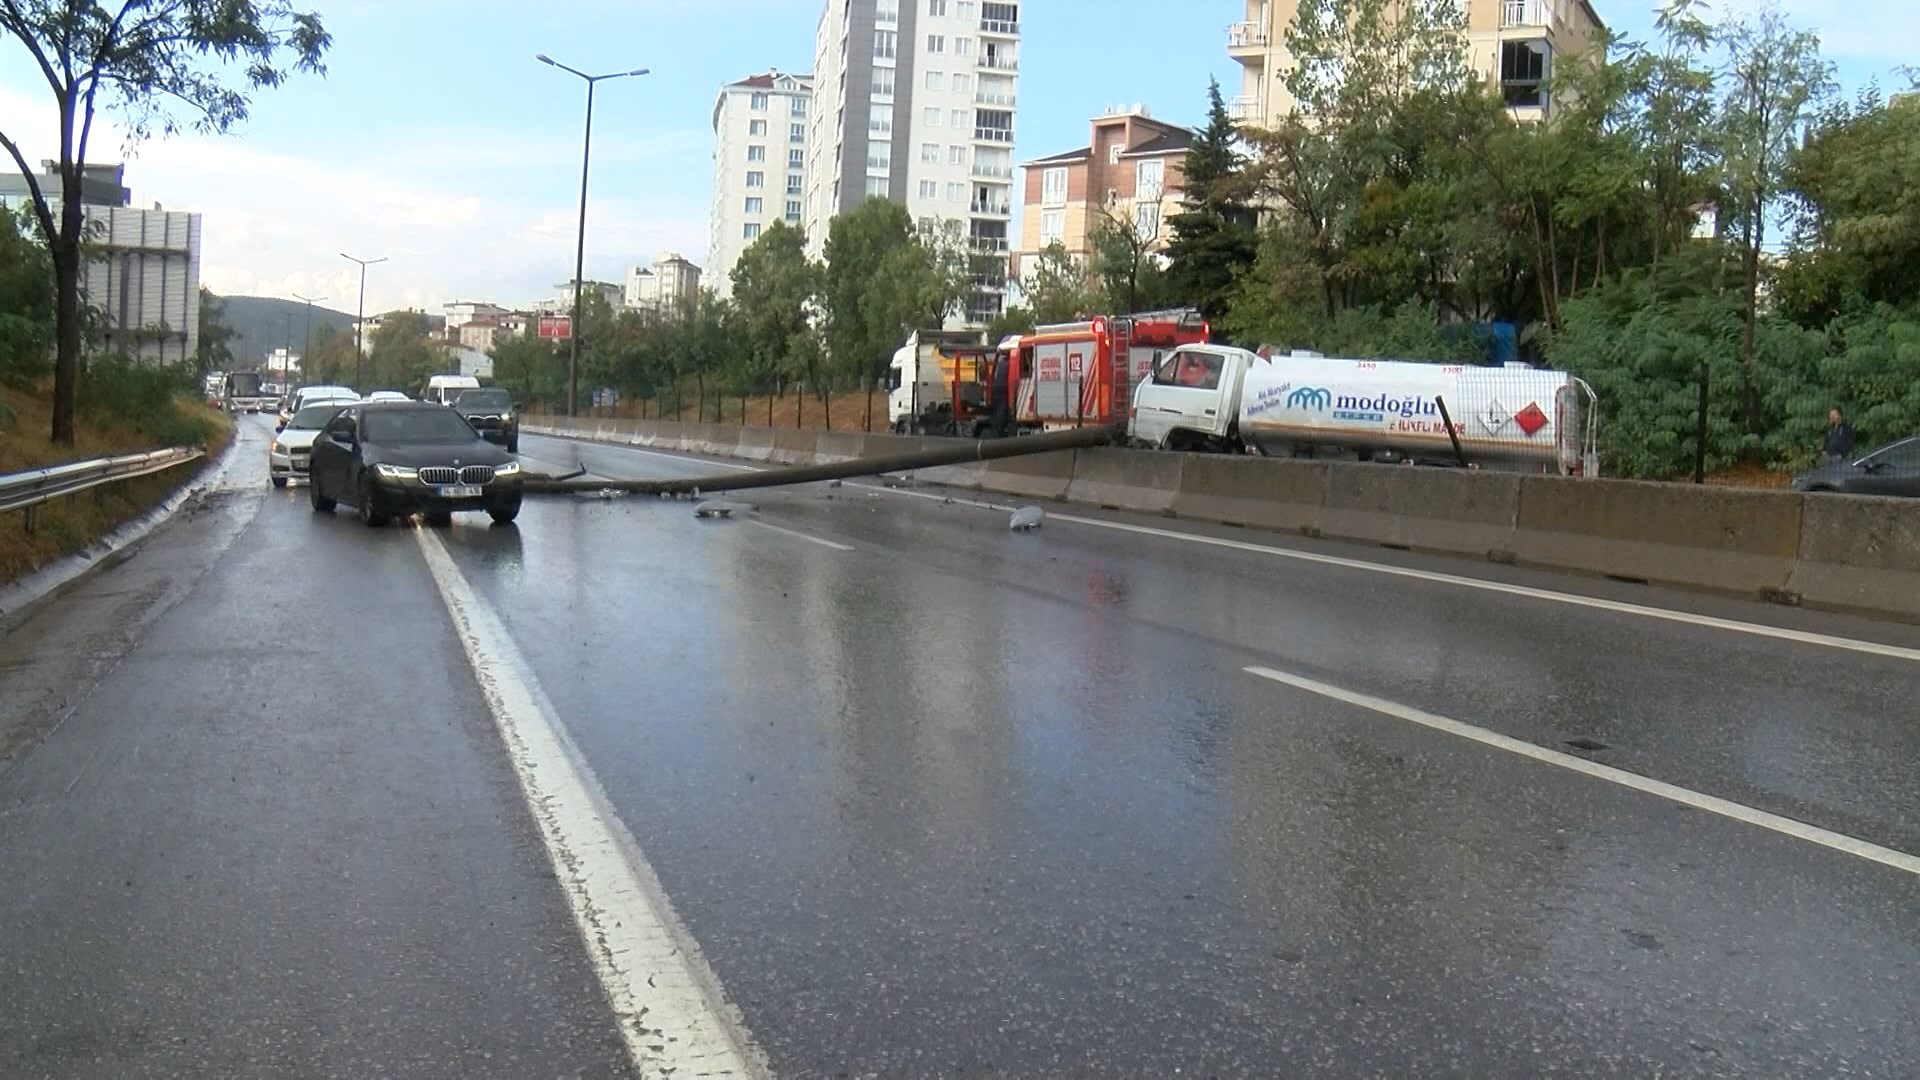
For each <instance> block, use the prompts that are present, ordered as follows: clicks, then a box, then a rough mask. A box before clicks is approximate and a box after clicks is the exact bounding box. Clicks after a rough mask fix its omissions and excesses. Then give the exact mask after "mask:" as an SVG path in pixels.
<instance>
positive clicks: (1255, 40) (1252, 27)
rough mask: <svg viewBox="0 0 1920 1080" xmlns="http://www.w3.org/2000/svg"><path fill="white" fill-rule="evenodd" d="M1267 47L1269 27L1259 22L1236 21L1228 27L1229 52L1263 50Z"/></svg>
mask: <svg viewBox="0 0 1920 1080" xmlns="http://www.w3.org/2000/svg"><path fill="white" fill-rule="evenodd" d="M1266 47H1267V28H1266V27H1264V26H1261V25H1260V24H1259V23H1257V22H1242V23H1234V24H1233V25H1232V26H1229V27H1227V51H1228V52H1261V51H1265V50H1266Z"/></svg>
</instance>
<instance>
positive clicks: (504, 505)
mask: <svg viewBox="0 0 1920 1080" xmlns="http://www.w3.org/2000/svg"><path fill="white" fill-rule="evenodd" d="M487 516H488V517H490V518H492V519H493V523H494V524H495V525H511V524H513V519H514V518H517V517H519V516H520V496H518V495H515V496H514V497H513V498H511V499H502V500H501V501H499V502H497V503H494V504H493V505H492V506H490V507H488V508H487Z"/></svg>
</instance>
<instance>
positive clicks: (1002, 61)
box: [980, 53, 1020, 71]
mask: <svg viewBox="0 0 1920 1080" xmlns="http://www.w3.org/2000/svg"><path fill="white" fill-rule="evenodd" d="M980 67H981V68H983V69H985V70H987V71H1018V70H1020V62H1019V60H1018V59H1016V58H1014V57H1011V56H1001V55H999V54H997V53H981V54H980Z"/></svg>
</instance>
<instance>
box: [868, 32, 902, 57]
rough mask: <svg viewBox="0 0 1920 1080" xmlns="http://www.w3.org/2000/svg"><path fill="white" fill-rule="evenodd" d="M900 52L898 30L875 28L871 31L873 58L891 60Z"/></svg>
mask: <svg viewBox="0 0 1920 1080" xmlns="http://www.w3.org/2000/svg"><path fill="white" fill-rule="evenodd" d="M899 53H900V32H899V31H898V30H875V31H874V32H873V58H874V59H875V60H891V59H893V58H894V57H895V56H897V55H899Z"/></svg>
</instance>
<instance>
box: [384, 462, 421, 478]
mask: <svg viewBox="0 0 1920 1080" xmlns="http://www.w3.org/2000/svg"><path fill="white" fill-rule="evenodd" d="M373 471H374V472H377V473H379V474H380V475H381V476H384V477H386V478H387V479H389V480H413V479H417V478H418V477H419V476H420V470H419V469H409V468H405V467H403V466H400V465H375V466H374V467H373Z"/></svg>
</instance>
